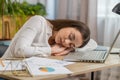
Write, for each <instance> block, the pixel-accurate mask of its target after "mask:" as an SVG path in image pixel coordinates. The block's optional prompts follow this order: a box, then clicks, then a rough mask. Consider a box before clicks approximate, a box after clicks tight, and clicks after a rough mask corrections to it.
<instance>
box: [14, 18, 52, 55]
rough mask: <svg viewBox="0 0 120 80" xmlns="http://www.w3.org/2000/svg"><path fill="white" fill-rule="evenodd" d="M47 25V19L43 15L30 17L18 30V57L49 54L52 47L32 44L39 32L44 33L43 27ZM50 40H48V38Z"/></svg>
mask: <svg viewBox="0 0 120 80" xmlns="http://www.w3.org/2000/svg"><path fill="white" fill-rule="evenodd" d="M45 26H47V23H46V20H45V19H44V18H43V17H41V16H34V17H32V18H30V19H29V20H28V21H27V22H26V23H25V24H24V25H23V28H22V29H21V30H20V31H19V32H18V34H19V35H18V36H17V38H16V44H15V51H14V53H15V56H16V57H31V56H49V55H50V53H51V48H50V46H49V45H46V46H32V43H33V40H34V38H35V37H36V35H37V34H38V32H39V35H40V34H41V33H42V31H43V28H44V27H45ZM47 41H48V40H47Z"/></svg>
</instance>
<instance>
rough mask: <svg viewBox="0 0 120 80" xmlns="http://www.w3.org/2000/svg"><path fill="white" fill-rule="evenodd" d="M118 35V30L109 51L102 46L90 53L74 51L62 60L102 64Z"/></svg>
mask: <svg viewBox="0 0 120 80" xmlns="http://www.w3.org/2000/svg"><path fill="white" fill-rule="evenodd" d="M119 34H120V30H119V32H118V33H117V35H116V37H115V39H114V40H113V42H112V44H111V46H110V48H109V50H108V49H107V48H106V47H104V46H98V47H97V48H96V49H95V50H91V51H75V52H70V53H69V54H68V55H66V56H65V57H64V58H63V60H65V61H80V62H96V63H103V62H105V60H106V59H107V57H108V55H109V54H110V52H111V50H112V48H113V45H114V44H115V42H116V40H117V38H118V36H119Z"/></svg>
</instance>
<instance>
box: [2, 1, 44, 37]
mask: <svg viewBox="0 0 120 80" xmlns="http://www.w3.org/2000/svg"><path fill="white" fill-rule="evenodd" d="M0 7H1V9H0V20H1V22H0V30H1V31H0V32H1V33H0V36H1V38H0V39H6V38H7V39H12V37H13V36H14V34H15V33H16V32H17V31H18V30H19V29H20V27H21V26H22V25H23V24H24V22H25V21H26V20H27V19H28V18H29V17H30V16H32V15H42V16H45V15H46V9H45V6H44V5H43V4H41V3H37V4H29V3H28V2H26V1H25V0H24V1H23V2H22V3H20V2H18V0H14V2H13V1H11V0H0ZM6 22H7V24H8V25H7V24H5V23H6ZM6 25H7V26H9V27H10V29H9V31H8V28H7V29H6ZM5 30H7V31H5ZM8 33H9V34H10V37H6V34H8ZM7 36H8V35H7Z"/></svg>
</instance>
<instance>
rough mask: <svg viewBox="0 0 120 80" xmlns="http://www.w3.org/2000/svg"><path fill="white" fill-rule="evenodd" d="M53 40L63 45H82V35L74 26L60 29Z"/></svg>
mask: <svg viewBox="0 0 120 80" xmlns="http://www.w3.org/2000/svg"><path fill="white" fill-rule="evenodd" d="M55 42H56V43H57V44H60V45H62V46H64V47H79V46H81V45H82V42H83V40H82V35H81V33H80V32H79V31H78V30H76V29H75V28H71V27H67V28H62V29H60V30H59V31H58V32H57V33H56V36H55Z"/></svg>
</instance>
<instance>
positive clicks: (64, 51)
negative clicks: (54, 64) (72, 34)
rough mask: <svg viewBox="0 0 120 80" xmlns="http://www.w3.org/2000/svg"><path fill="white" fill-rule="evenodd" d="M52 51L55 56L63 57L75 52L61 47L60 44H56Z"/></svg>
mask: <svg viewBox="0 0 120 80" xmlns="http://www.w3.org/2000/svg"><path fill="white" fill-rule="evenodd" d="M51 49H52V54H51V55H53V56H63V55H67V54H68V53H69V52H70V51H73V50H74V49H73V48H66V47H63V46H60V45H58V44H55V45H54V46H52V47H51Z"/></svg>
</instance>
